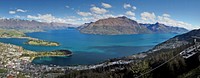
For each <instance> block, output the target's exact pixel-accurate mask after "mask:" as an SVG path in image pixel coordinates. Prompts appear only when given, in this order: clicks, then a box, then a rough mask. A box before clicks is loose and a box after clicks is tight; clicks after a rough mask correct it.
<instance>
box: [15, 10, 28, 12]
mask: <svg viewBox="0 0 200 78" xmlns="http://www.w3.org/2000/svg"><path fill="white" fill-rule="evenodd" d="M16 12H27V10H23V9H17V10H16Z"/></svg>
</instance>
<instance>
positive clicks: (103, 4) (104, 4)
mask: <svg viewBox="0 0 200 78" xmlns="http://www.w3.org/2000/svg"><path fill="white" fill-rule="evenodd" d="M101 5H102V6H103V7H104V8H111V7H112V6H111V5H110V4H107V3H101Z"/></svg>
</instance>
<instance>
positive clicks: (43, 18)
mask: <svg viewBox="0 0 200 78" xmlns="http://www.w3.org/2000/svg"><path fill="white" fill-rule="evenodd" d="M27 18H29V19H33V20H37V21H40V22H48V23H50V22H57V23H70V24H71V23H72V22H75V21H76V19H71V18H56V17H55V16H53V15H51V14H44V15H41V14H38V15H37V16H32V15H27Z"/></svg>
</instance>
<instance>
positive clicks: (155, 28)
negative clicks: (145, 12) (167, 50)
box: [146, 22, 188, 33]
mask: <svg viewBox="0 0 200 78" xmlns="http://www.w3.org/2000/svg"><path fill="white" fill-rule="evenodd" d="M146 25H147V28H148V29H149V30H151V31H152V32H154V33H183V32H187V31H188V30H187V29H185V28H181V27H173V26H167V25H164V24H161V23H158V22H157V23H156V24H146Z"/></svg>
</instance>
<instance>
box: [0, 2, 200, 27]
mask: <svg viewBox="0 0 200 78" xmlns="http://www.w3.org/2000/svg"><path fill="white" fill-rule="evenodd" d="M199 4H200V0H0V19H4V18H17V19H25V20H37V21H40V22H59V23H70V24H78V25H81V24H84V23H89V22H94V21H97V20H99V19H105V18H109V17H120V16H126V17H128V18H130V19H132V20H135V21H137V22H139V23H150V24H153V23H156V22H159V23H163V24H166V25H169V26H178V27H184V28H187V29H196V28H200V22H199V21H200V16H199V14H200V8H199V7H200V5H199Z"/></svg>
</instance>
